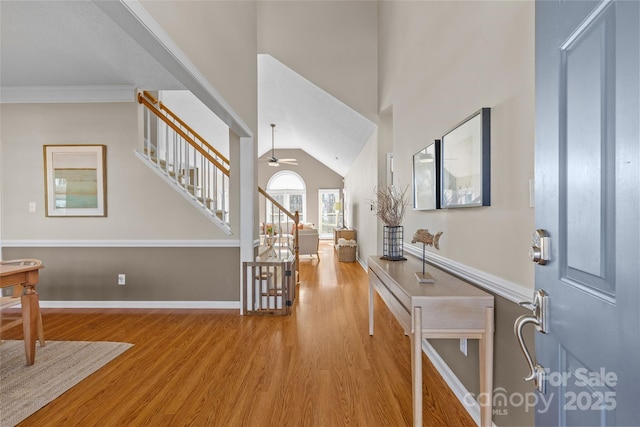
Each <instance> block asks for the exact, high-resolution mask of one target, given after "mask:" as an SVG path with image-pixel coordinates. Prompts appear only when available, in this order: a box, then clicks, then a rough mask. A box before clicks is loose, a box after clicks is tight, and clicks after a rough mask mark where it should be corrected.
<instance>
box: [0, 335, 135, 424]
mask: <svg viewBox="0 0 640 427" xmlns="http://www.w3.org/2000/svg"><path fill="white" fill-rule="evenodd" d="M131 346H133V344H127V343H118V342H88V341H47V343H46V345H45V346H44V347H40V345H39V344H37V345H36V361H35V363H34V364H33V365H31V366H26V365H25V355H24V342H23V341H3V342H2V343H1V344H0V426H2V427H9V426H15V425H16V424H18V423H19V422H20V421H22V420H24V419H25V418H27V417H28V416H29V415H31V414H33V413H34V412H35V411H37V410H38V409H40V408H42V407H43V406H45V405H46V404H47V403H49V402H51V401H52V400H53V399H55V398H56V397H58V396H60V395H61V394H62V393H64V392H65V391H67V390H69V389H70V388H71V387H73V386H74V385H76V384H78V383H79V382H80V381H82V380H83V379H85V378H86V377H88V376H89V375H91V374H92V373H93V372H95V371H97V370H98V369H100V368H101V367H102V366H104V365H106V364H107V363H108V362H109V361H111V360H113V359H115V358H116V357H117V356H119V355H120V354H122V353H123V352H124V351H126V350H127V349H128V348H130V347H131Z"/></svg>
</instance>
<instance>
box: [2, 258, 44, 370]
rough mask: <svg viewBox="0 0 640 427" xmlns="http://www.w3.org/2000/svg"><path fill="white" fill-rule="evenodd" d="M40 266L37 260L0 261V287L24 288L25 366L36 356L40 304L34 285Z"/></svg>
mask: <svg viewBox="0 0 640 427" xmlns="http://www.w3.org/2000/svg"><path fill="white" fill-rule="evenodd" d="M25 261H30V262H25ZM29 264H31V265H29ZM41 268H44V266H43V265H42V262H40V261H39V260H16V261H2V262H0V288H8V287H10V286H16V285H17V286H22V287H24V288H25V292H24V293H23V295H22V296H21V304H22V330H23V333H24V351H25V354H26V357H27V366H30V365H33V362H34V360H35V356H36V335H37V328H38V318H39V316H40V304H39V302H38V293H37V292H36V285H37V284H38V279H39V270H40V269H41Z"/></svg>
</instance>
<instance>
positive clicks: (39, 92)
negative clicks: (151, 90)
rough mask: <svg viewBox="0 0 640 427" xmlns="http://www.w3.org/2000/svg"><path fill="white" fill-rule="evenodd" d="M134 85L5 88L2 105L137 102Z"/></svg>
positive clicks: (0, 99) (0, 101) (3, 89)
mask: <svg viewBox="0 0 640 427" xmlns="http://www.w3.org/2000/svg"><path fill="white" fill-rule="evenodd" d="M136 90H137V88H136V87H135V86H134V85H104V86H14V87H3V88H2V97H1V98H0V103H2V104H51V103H56V104H65V103H83V102H87V103H89V102H135V100H136Z"/></svg>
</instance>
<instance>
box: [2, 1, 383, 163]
mask: <svg viewBox="0 0 640 427" xmlns="http://www.w3.org/2000/svg"><path fill="white" fill-rule="evenodd" d="M0 7H1V14H0V15H1V26H0V29H1V32H2V33H1V39H0V40H1V41H0V43H1V45H0V49H1V50H0V52H1V53H0V100H2V102H7V101H10V102H15V101H20V102H27V101H29V99H37V96H36V95H34V94H33V90H34V89H36V90H40V91H43V90H46V89H51V88H57V89H61V88H67V89H69V88H75V89H76V90H75V92H73V93H76V94H77V93H78V90H77V89H78V88H84V87H91V88H115V87H120V88H122V87H125V88H126V87H130V88H134V87H139V88H147V89H148V88H153V89H163V90H173V89H185V88H186V87H185V85H184V84H183V81H181V78H180V76H178V77H176V76H175V75H174V74H172V73H171V72H170V71H168V70H167V69H166V68H165V67H163V66H162V65H161V64H160V63H159V62H158V61H157V60H156V59H154V56H152V55H151V54H150V53H148V52H147V51H146V50H145V49H144V48H143V47H142V46H141V45H140V44H139V43H138V42H137V41H136V40H134V39H133V38H132V37H131V36H130V35H129V33H128V32H127V31H125V30H124V29H123V28H122V27H121V26H120V25H119V24H118V23H116V22H114V20H113V19H112V18H110V17H109V16H108V15H107V14H106V13H104V11H103V10H102V8H101V7H98V6H97V5H96V4H95V3H94V2H90V1H68V2H67V1H4V0H3V1H2V2H1V4H0ZM258 74H259V75H258V132H257V133H258V138H257V140H258V154H259V155H262V154H264V153H265V152H267V151H268V150H269V149H270V148H271V127H270V124H271V123H275V124H276V125H277V134H276V140H275V143H276V148H299V149H302V150H304V151H305V152H307V153H308V154H309V155H311V156H312V157H314V158H316V159H317V160H319V161H320V162H322V163H324V164H325V165H327V166H328V167H330V168H331V169H333V170H334V171H336V172H337V173H339V174H341V175H343V176H344V175H345V174H346V173H347V172H348V170H349V167H350V165H351V163H352V161H353V160H354V159H355V157H356V156H357V155H358V153H359V152H360V150H361V149H362V147H363V146H364V145H365V144H366V142H367V141H368V138H369V137H370V135H371V133H372V132H373V130H374V128H375V124H374V123H373V122H371V121H370V120H368V119H367V118H365V117H364V116H362V115H360V114H359V113H358V112H356V111H354V110H353V109H351V108H349V107H348V106H346V105H345V104H343V103H342V102H340V101H338V100H337V99H335V98H334V97H333V96H331V95H330V94H328V93H327V92H325V91H323V90H321V89H320V88H318V87H317V86H315V85H314V84H313V83H312V82H309V81H308V80H306V79H305V78H304V77H302V76H300V75H298V74H297V73H295V72H294V71H293V70H291V69H289V68H287V67H286V66H285V65H283V64H281V63H280V62H279V61H277V60H276V59H274V58H272V57H270V56H268V55H259V59H258ZM69 93H71V92H69ZM16 97H22V100H16ZM80 100H81V99H80Z"/></svg>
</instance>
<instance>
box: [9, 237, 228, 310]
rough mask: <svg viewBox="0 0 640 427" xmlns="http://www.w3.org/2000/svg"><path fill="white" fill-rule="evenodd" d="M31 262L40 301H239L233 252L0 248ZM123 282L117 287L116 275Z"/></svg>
mask: <svg viewBox="0 0 640 427" xmlns="http://www.w3.org/2000/svg"><path fill="white" fill-rule="evenodd" d="M4 256H5V258H6V259H18V258H36V259H40V260H42V263H43V264H44V266H45V268H44V269H43V270H41V272H40V283H39V285H38V293H39V294H40V299H41V300H42V301H100V302H105V301H199V302H202V301H209V302H211V301H216V302H217V301H239V299H240V288H239V286H238V284H239V283H240V270H239V269H238V268H229V267H228V266H230V265H234V266H238V265H240V250H239V248H188V247H186V248H185V247H178V248H177V247H158V248H149V247H120V248H116V247H73V248H64V247H63V248H60V247H54V248H41V247H36V248H33V247H31V248H13V247H12V248H4ZM120 273H124V274H125V275H126V284H125V285H124V286H120V285H118V284H117V283H118V281H117V278H118V274H120Z"/></svg>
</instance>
